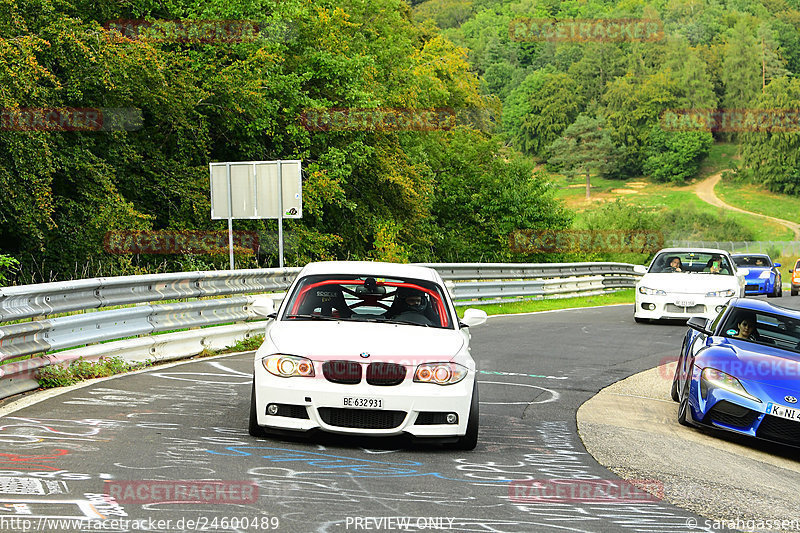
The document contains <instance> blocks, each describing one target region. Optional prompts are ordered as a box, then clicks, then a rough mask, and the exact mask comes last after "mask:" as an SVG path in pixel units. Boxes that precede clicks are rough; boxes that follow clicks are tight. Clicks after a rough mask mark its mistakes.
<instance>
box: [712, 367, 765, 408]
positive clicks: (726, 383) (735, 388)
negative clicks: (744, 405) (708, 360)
mask: <svg viewBox="0 0 800 533" xmlns="http://www.w3.org/2000/svg"><path fill="white" fill-rule="evenodd" d="M709 385H710V386H714V387H717V388H720V389H725V390H726V391H729V392H732V393H734V394H738V395H739V396H744V397H745V398H747V399H748V400H753V401H754V402H758V403H761V400H759V399H758V398H756V397H755V396H752V395H751V394H750V393H749V392H747V390H746V389H745V388H744V385H742V382H741V381H739V380H738V379H736V378H735V377H733V376H731V375H730V374H726V373H725V372H723V371H722V370H717V369H715V368H711V367H707V368H704V369H703V373H702V374H700V393H701V394H702V395H703V398H704V399H705V398H706V396H707V394H708V387H709Z"/></svg>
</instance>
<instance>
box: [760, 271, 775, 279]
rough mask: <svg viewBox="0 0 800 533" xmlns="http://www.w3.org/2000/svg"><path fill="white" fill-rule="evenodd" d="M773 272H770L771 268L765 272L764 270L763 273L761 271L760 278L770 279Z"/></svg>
mask: <svg viewBox="0 0 800 533" xmlns="http://www.w3.org/2000/svg"><path fill="white" fill-rule="evenodd" d="M771 274H772V272H770V271H769V270H765V271H764V272H762V273H761V274H760V275H759V276H758V279H769V277H770V275H771Z"/></svg>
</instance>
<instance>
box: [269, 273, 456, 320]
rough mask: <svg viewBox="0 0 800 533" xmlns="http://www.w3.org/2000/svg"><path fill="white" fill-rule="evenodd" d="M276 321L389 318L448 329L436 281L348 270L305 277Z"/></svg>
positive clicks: (442, 296) (445, 303) (444, 301)
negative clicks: (363, 273)
mask: <svg viewBox="0 0 800 533" xmlns="http://www.w3.org/2000/svg"><path fill="white" fill-rule="evenodd" d="M281 320H342V321H351V322H391V323H397V324H410V325H415V326H425V327H435V328H447V329H453V323H452V322H453V320H452V319H451V318H450V316H449V311H448V300H447V297H446V295H445V293H444V291H443V290H442V288H441V287H440V286H438V285H437V284H435V283H432V282H430V281H424V280H418V279H410V278H403V279H400V278H381V277H374V276H354V275H353V274H325V275H315V276H306V277H304V278H303V279H302V280H300V282H299V283H298V284H297V285H296V286H295V288H294V291H293V292H292V295H291V297H290V299H289V301H288V303H287V305H286V308H285V310H284V312H283V315H282V317H281Z"/></svg>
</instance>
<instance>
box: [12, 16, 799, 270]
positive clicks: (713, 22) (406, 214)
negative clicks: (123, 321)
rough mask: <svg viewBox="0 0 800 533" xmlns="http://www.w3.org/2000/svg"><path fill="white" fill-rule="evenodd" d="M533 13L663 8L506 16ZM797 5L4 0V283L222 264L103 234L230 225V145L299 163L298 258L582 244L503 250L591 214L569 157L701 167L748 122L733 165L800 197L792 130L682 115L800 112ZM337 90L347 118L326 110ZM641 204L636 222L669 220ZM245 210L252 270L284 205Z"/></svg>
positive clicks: (520, 257) (267, 257)
mask: <svg viewBox="0 0 800 533" xmlns="http://www.w3.org/2000/svg"><path fill="white" fill-rule="evenodd" d="M531 19H536V20H539V19H549V20H559V19H563V20H571V19H587V20H598V19H603V20H608V19H646V20H648V21H656V22H657V23H658V25H659V26H658V27H659V28H660V29H661V30H660V33H659V38H658V39H650V40H646V41H645V40H638V41H637V40H631V41H624V40H623V41H619V42H617V41H615V42H609V41H608V40H607V39H606V40H603V39H599V40H593V41H589V42H574V41H569V40H549V41H548V40H541V39H538V38H537V37H536V36H535V35H532V34H531V33H530V32H528V34H524V35H523V34H521V33H519V32H517V33H514V32H513V31H510V28H513V27H515V26H513V24H517V26H516V27H519V26H518V25H519V22H520V21H526V20H527V21H530V20H531ZM798 25H800V11H798V9H797V6H796V5H792V4H790V3H788V2H786V1H784V0H762V1H761V2H753V1H750V0H748V1H745V0H737V1H732V2H727V3H724V2H722V3H719V2H716V1H715V0H702V1H701V0H670V1H668V2H663V1H662V2H642V1H639V0H618V1H616V2H612V1H609V2H601V1H597V0H585V1H580V0H565V1H558V0H546V1H539V2H533V1H529V0H522V1H519V2H500V1H489V0H473V1H469V0H464V1H461V0H427V1H424V2H410V3H409V2H406V1H404V0H374V1H365V0H321V1H313V2H312V1H307V0H287V1H281V2H278V1H272V0H233V1H232V0H228V1H222V0H206V1H204V2H198V1H196V0H161V1H158V2H156V1H154V0H129V1H126V2H113V3H96V2H90V1H88V0H2V1H0V281H4V280H5V283H31V282H41V281H56V280H65V279H74V278H81V277H91V276H100V275H103V276H106V275H120V274H143V273H151V272H162V271H180V270H196V269H215V268H227V261H228V259H227V253H225V251H224V250H216V251H215V252H214V253H205V254H203V253H181V254H174V253H171V254H148V253H142V254H125V253H116V252H115V251H114V250H109V249H108V247H107V246H104V242H105V243H107V242H108V235H109V232H148V231H152V232H158V231H173V232H191V231H214V232H217V231H221V230H225V229H226V227H227V226H226V223H225V222H224V221H219V220H215V221H212V220H211V218H210V197H209V166H208V165H209V163H211V162H224V161H254V160H274V159H300V160H302V161H303V218H302V219H300V220H286V221H284V233H285V237H286V239H285V241H286V263H287V265H301V264H304V263H305V262H307V261H310V260H317V259H371V260H384V261H401V262H406V261H419V262H438V261H441V262H473V261H528V262H531V261H533V262H536V261H560V260H575V259H581V258H584V257H575V256H574V254H559V253H555V254H553V253H550V254H541V253H529V252H525V251H524V250H523V251H520V250H516V251H512V249H510V247H509V235H510V234H511V233H512V232H515V231H519V230H559V229H566V228H570V227H572V224H573V220H574V213H573V212H572V211H571V210H570V209H568V208H567V207H565V206H564V205H563V203H562V202H560V201H558V200H557V199H556V198H555V194H554V186H553V184H552V182H551V179H550V175H551V174H550V173H552V172H563V173H567V172H569V171H571V170H575V168H578V169H579V170H580V171H581V172H589V171H591V173H592V174H593V175H602V176H604V177H606V178H610V179H617V180H620V181H622V180H627V179H630V178H635V177H638V176H642V175H647V176H650V177H652V179H654V180H657V181H663V182H666V183H683V182H685V181H687V180H690V179H692V178H694V177H695V176H696V174H697V172H698V168H699V164H700V162H701V161H702V159H703V158H704V157H705V156H706V155H707V154H708V151H709V149H710V147H711V145H712V143H714V142H717V141H726V142H736V143H738V144H739V151H740V153H741V159H740V160H739V163H738V168H737V169H735V171H734V174H735V179H737V180H745V181H751V182H758V183H763V184H764V185H765V186H766V187H768V188H769V189H770V190H773V191H776V192H781V193H786V194H792V195H800V160H799V158H800V150H798V149H797V144H798V143H800V138H799V137H798V134H797V132H796V131H792V128H785V127H758V128H749V129H747V128H746V129H738V130H737V129H736V128H733V129H731V128H729V129H728V130H725V128H722V129H721V130H720V129H717V130H715V129H714V128H709V127H697V128H674V127H668V126H667V125H665V124H666V123H665V121H664V120H663V117H664V113H665V112H666V111H669V110H700V111H703V110H705V111H708V110H714V109H740V110H741V109H754V110H758V109H762V110H773V109H776V108H780V109H790V110H791V109H800V82H798V80H797V79H796V78H795V77H794V73H795V72H796V71H797V69H798V68H799V67H800V33H799V32H798ZM527 27H530V26H527ZM537 39H538V40H537ZM97 110H100V113H101V114H102V115H103V116H104V117H106V119H105V120H104V121H103V123H102V124H100V123H99V122H98V121H97ZM338 110H345V111H346V110H350V114H349V115H347V116H346V117H345V118H342V119H341V120H338V121H337V120H333V119H331V121H330V122H329V123H325V126H324V127H323V126H321V125H320V124H322V123H321V122H320V121H319V120H320V119H319V117H320V116H328V117H335V116H339V115H341V116H343V117H344V115H342V112H341V111H338ZM370 110H375V112H380V113H382V115H381V120H382V122H380V124H378V123H376V121H375V120H374V116H373V117H372V119H371V120H366V119H364V117H365V114H366V115H369V111H370ZM436 110H438V111H437V112H439V113H440V115H437V116H438V117H439V118H437V119H436V120H433V121H428V122H424V123H423V122H421V121H420V120H417V119H413V120H412V119H409V118H408V115H409V114H413V113H417V114H420V113H422V114H424V113H428V115H430V114H431V113H432V112H433V111H436ZM442 110H445V113H444V115H442V114H441V112H442ZM337 113H339V115H337ZM358 113H360V115H358ZM312 115H313V116H314V117H317V118H315V120H316V122H314V123H313V124H311V123H310V122H309V119H308V117H309V116H312ZM356 115H358V117H359V118H358V119H357V118H356ZM390 115H391V116H392V117H393V118H392V119H391V121H389V122H387V118H386V117H387V116H390ZM54 116H55V117H59V118H58V119H57V120H53V118H52V117H54ZM37 117H38V118H37ZM42 117H45V118H42ZM47 117H50V119H49V120H50V122H49V123H48V122H47V120H48V119H47ZM112 119H114V120H112ZM415 120H416V121H415ZM359 121H360V122H359ZM404 121H405V122H404ZM586 131H591V132H595V133H597V137H598V138H599V139H600V141H598V144H597V146H596V147H595V150H594V152H593V153H592V154H591V156H590V157H589V159H588V162H587V160H584V161H578V162H576V161H575V160H574V157H570V154H571V151H572V150H571V149H570V142H569V141H570V139H571V138H574V137H575V136H580V135H583V134H584V133H585V132H586ZM582 132H583V133H582ZM587 169H588V170H587ZM577 174H578V175H580V172H578V173H577ZM609 209H610V210H611V211H609V213H611V214H607V215H606V216H607V218H609V217H610V218H614V219H616V220H619V219H620V218H621V217H620V216H619V215H618V214H617V215H615V214H613V213H612V212H613V208H609ZM626 216H631V215H630V213H627V214H626ZM633 218H636V217H633ZM644 218H646V217H638V218H637V220H636V221H634V222H632V224H634V225H635V227H633V228H631V229H648V228H650V227H652V226H653V225H654V224H657V223H658V221H654V220H652V219H650V220H645V219H644ZM661 222H663V220H662V221H661ZM235 228H236V229H237V230H242V231H249V232H256V233H257V234H258V235H259V236H260V239H259V242H260V248H259V249H258V251H257V253H252V252H248V251H247V250H244V249H240V250H239V253H237V258H236V259H237V267H274V266H277V263H278V261H277V245H276V240H275V239H276V237H275V236H276V232H277V222H276V221H275V220H237V221H235ZM590 229H591V228H590ZM588 258H589V259H592V258H593V257H588Z"/></svg>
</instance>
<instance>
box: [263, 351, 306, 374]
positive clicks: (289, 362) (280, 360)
mask: <svg viewBox="0 0 800 533" xmlns="http://www.w3.org/2000/svg"><path fill="white" fill-rule="evenodd" d="M261 364H263V365H264V368H265V369H266V370H267V372H269V373H270V374H273V375H275V376H278V377H282V378H291V377H294V376H300V377H314V363H313V362H312V361H311V359H308V358H307V357H300V356H298V355H285V354H282V353H276V354H273V355H268V356H267V357H265V358H263V359H262V360H261Z"/></svg>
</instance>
